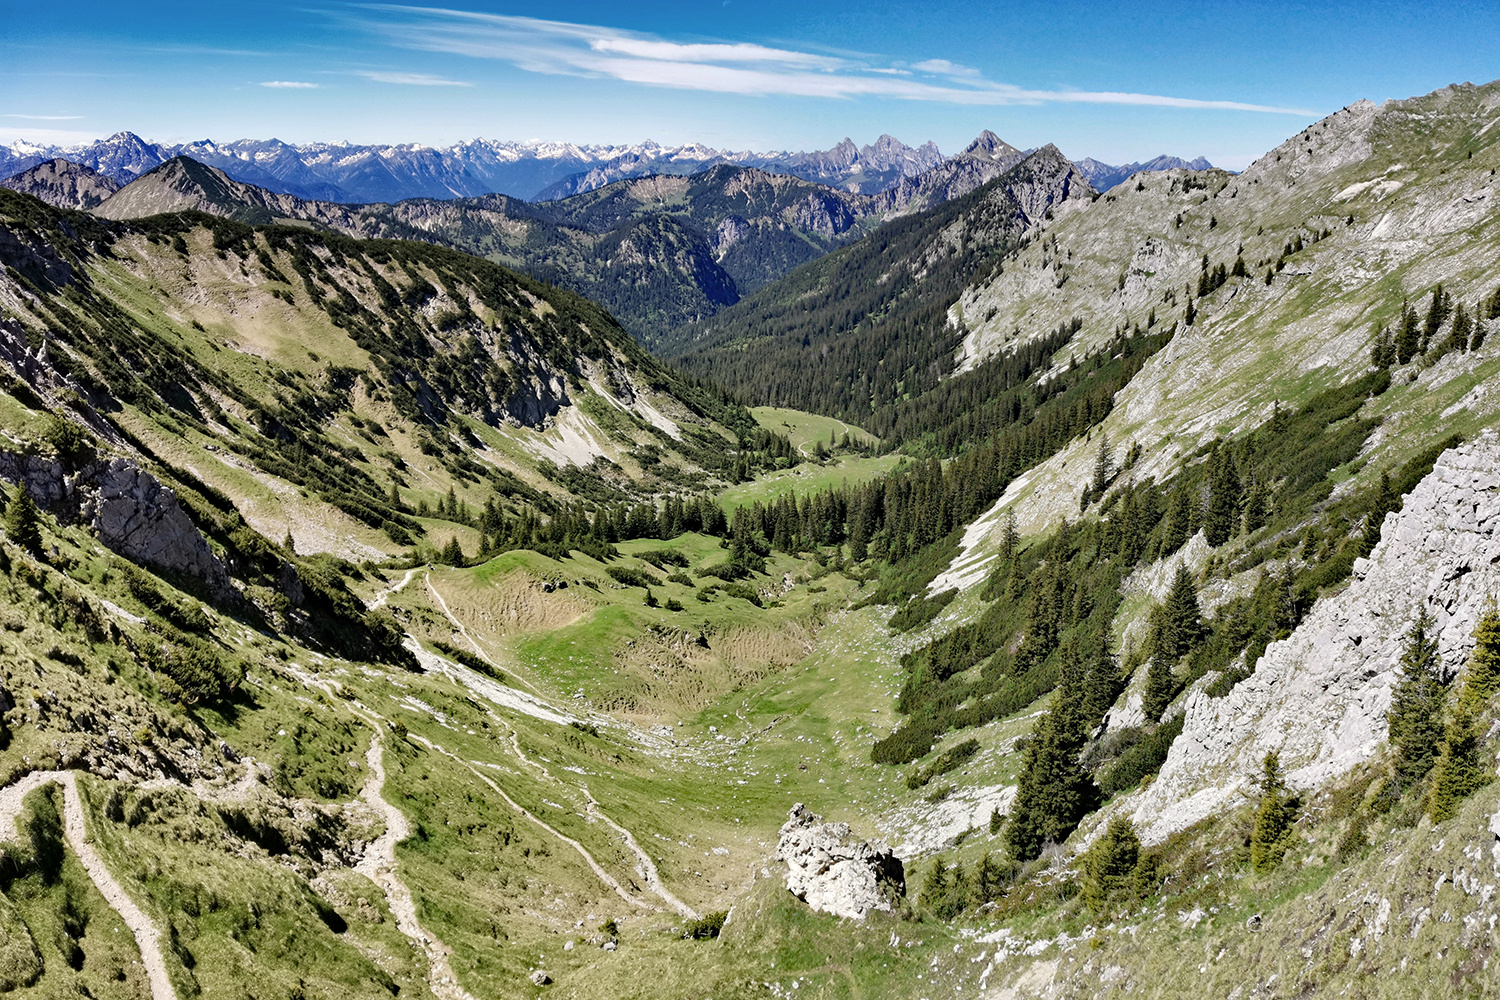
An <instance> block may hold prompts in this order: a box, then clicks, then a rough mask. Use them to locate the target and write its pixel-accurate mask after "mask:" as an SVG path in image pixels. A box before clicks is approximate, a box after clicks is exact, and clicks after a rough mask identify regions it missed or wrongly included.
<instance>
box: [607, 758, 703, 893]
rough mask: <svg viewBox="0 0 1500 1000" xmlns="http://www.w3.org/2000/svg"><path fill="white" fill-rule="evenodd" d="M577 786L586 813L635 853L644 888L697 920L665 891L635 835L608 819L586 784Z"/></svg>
mask: <svg viewBox="0 0 1500 1000" xmlns="http://www.w3.org/2000/svg"><path fill="white" fill-rule="evenodd" d="M578 787H579V788H580V789H581V790H582V791H583V796H584V798H586V799H587V800H588V814H589V815H590V816H597V817H598V818H599V819H602V820H603V821H604V822H605V824H606V825H607V826H609V827H610V828H611V829H613V830H614V831H615V832H616V833H618V834H619V835H620V837H621V839H623V840H624V841H625V846H626V847H628V848H630V853H632V854H634V855H635V858H636V866H635V870H636V872H637V873H638V874H639V875H640V876H641V878H642V879H644V880H645V882H646V888H647V889H649V890H650V891H651V892H652V893H653V894H655V895H657V896H660V897H661V898H662V899H663V900H665V901H666V903H667V905H669V906H671V907H672V909H674V910H676V911H677V912H678V913H680V914H682V915H683V916H684V917H689V918H691V919H693V920H697V919H698V913H697V911H696V910H694V909H693V908H692V907H691V906H689V905H687V904H686V903H684V902H683V901H682V900H680V899H678V898H677V897H676V896H674V895H672V894H671V893H670V892H668V891H667V887H666V886H665V885H664V884H663V883H662V880H661V875H660V874H658V873H657V871H656V863H655V862H653V861H652V860H651V855H650V854H648V853H646V851H645V849H644V848H642V847H641V845H640V843H639V842H638V841H637V840H636V839H635V835H634V834H632V833H631V832H630V831H629V830H627V829H625V828H624V827H623V826H621V825H620V824H618V823H616V822H615V821H614V820H612V819H610V818H609V814H608V813H606V812H605V811H604V810H603V809H601V808H599V802H598V800H596V799H595V798H594V796H593V793H592V792H590V791H589V786H588V785H585V784H582V783H580V784H579V786H578Z"/></svg>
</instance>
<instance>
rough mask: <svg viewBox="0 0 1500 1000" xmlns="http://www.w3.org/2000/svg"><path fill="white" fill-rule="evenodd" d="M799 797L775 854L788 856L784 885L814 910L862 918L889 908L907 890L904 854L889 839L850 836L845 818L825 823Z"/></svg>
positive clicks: (783, 858) (780, 856)
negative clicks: (898, 853)
mask: <svg viewBox="0 0 1500 1000" xmlns="http://www.w3.org/2000/svg"><path fill="white" fill-rule="evenodd" d="M822 820H823V817H821V816H815V815H813V814H812V813H811V812H809V811H808V809H807V807H806V806H804V805H803V804H802V803H800V802H798V803H797V804H796V805H794V806H792V811H791V815H790V817H789V818H788V819H787V821H786V824H785V825H784V826H782V828H781V840H780V841H779V842H778V844H777V845H776V858H777V860H778V861H785V862H786V867H787V874H786V887H787V889H788V890H789V891H790V892H791V893H792V894H793V895H795V896H796V897H797V898H798V899H800V900H802V901H803V902H804V903H806V904H807V905H808V906H811V907H812V908H813V909H814V910H818V911H820V912H822V913H832V914H833V915H834V916H838V917H852V918H854V919H855V920H863V919H864V918H865V916H866V914H868V913H869V912H870V911H871V910H884V911H886V912H890V911H891V910H892V909H894V907H895V900H896V899H898V898H899V897H901V896H904V895H905V894H906V873H905V870H904V868H903V867H902V864H901V859H900V858H898V857H896V855H895V853H894V852H892V851H891V849H890V848H889V847H887V846H886V845H885V844H880V843H875V844H870V843H866V842H865V841H862V840H852V839H851V838H850V835H849V824H847V823H824V822H823V821H822Z"/></svg>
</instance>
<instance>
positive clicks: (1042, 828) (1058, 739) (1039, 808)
mask: <svg viewBox="0 0 1500 1000" xmlns="http://www.w3.org/2000/svg"><path fill="white" fill-rule="evenodd" d="M1084 680H1085V678H1084V676H1083V671H1082V670H1080V669H1079V668H1078V667H1076V666H1072V665H1070V666H1069V667H1067V668H1065V672H1064V675H1063V681H1062V684H1061V685H1059V687H1058V691H1057V696H1056V698H1055V700H1054V701H1053V703H1052V710H1051V711H1050V712H1048V713H1047V714H1046V715H1045V716H1043V717H1042V719H1041V722H1040V723H1039V724H1038V725H1037V728H1036V732H1035V733H1034V734H1033V735H1032V737H1031V739H1030V740H1028V741H1027V743H1026V750H1025V754H1024V755H1023V757H1022V765H1021V776H1020V779H1019V780H1018V782H1017V785H1018V787H1017V789H1016V801H1015V805H1014V807H1013V808H1012V809H1011V818H1010V824H1009V825H1008V826H1007V827H1006V828H1005V843H1006V846H1007V847H1009V848H1010V852H1011V854H1012V855H1013V856H1014V857H1016V858H1017V859H1019V860H1021V861H1030V860H1031V859H1032V858H1034V857H1036V856H1037V855H1039V854H1041V853H1042V848H1043V846H1045V845H1046V844H1048V843H1049V842H1050V843H1061V842H1062V841H1064V840H1065V839H1067V836H1068V834H1070V833H1072V832H1073V829H1074V828H1075V827H1077V826H1078V822H1079V820H1081V819H1083V817H1084V816H1085V815H1087V814H1088V812H1089V810H1091V809H1092V808H1094V806H1095V804H1096V803H1097V802H1098V797H1099V790H1098V789H1097V788H1096V787H1095V786H1094V781H1093V779H1092V778H1091V777H1089V773H1088V771H1086V770H1085V769H1084V767H1083V764H1082V763H1081V762H1080V761H1079V754H1080V753H1081V752H1082V750H1083V745H1084V743H1085V742H1086V741H1087V738H1088V732H1087V720H1085V719H1084V717H1083V706H1084V704H1085V699H1084V697H1083V691H1082V688H1083V684H1084Z"/></svg>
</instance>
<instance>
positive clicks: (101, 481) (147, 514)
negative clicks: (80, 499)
mask: <svg viewBox="0 0 1500 1000" xmlns="http://www.w3.org/2000/svg"><path fill="white" fill-rule="evenodd" d="M91 478H92V480H93V482H92V484H91V487H92V488H91V489H90V490H89V491H88V494H89V495H88V497H87V499H86V500H85V501H84V505H83V513H84V516H85V517H86V518H87V519H88V520H89V521H90V523H91V524H92V525H93V527H94V530H95V531H96V532H97V533H98V535H99V540H100V541H101V542H103V543H104V544H105V545H107V546H109V547H110V548H111V549H113V550H114V551H116V552H118V553H120V555H122V556H125V557H126V558H127V559H131V560H133V561H135V562H138V563H144V564H145V565H147V566H155V567H158V568H160V569H165V570H169V571H171V572H174V573H182V574H184V575H186V576H191V577H193V578H195V579H198V580H202V581H203V582H204V583H206V584H208V586H209V587H210V588H212V589H213V590H215V591H217V592H220V593H224V592H227V591H228V590H229V573H228V571H227V570H226V569H225V568H224V563H223V562H222V561H220V559H219V557H218V556H216V555H214V553H213V550H212V549H210V548H209V547H208V542H207V540H205V539H204V537H203V535H202V534H200V533H199V531H198V528H197V526H195V525H194V524H193V522H192V520H191V519H190V518H189V517H188V516H187V514H186V512H184V511H183V509H182V507H181V505H180V504H178V502H177V496H176V494H174V493H173V492H172V491H171V490H170V489H168V488H167V487H165V486H163V485H162V484H161V483H159V482H157V481H156V477H155V476H153V475H151V474H150V473H149V472H146V471H144V470H142V469H141V468H140V467H139V466H137V465H136V464H135V463H134V462H131V461H130V460H128V459H124V458H113V459H110V460H109V461H107V462H104V463H103V464H102V465H100V466H99V467H98V469H97V470H96V471H94V473H93V475H92V477H91Z"/></svg>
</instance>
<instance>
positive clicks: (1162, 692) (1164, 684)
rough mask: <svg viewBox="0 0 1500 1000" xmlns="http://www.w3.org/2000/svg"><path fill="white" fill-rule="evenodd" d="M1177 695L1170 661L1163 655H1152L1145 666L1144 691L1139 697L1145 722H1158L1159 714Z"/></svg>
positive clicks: (1175, 678) (1159, 719) (1174, 675)
mask: <svg viewBox="0 0 1500 1000" xmlns="http://www.w3.org/2000/svg"><path fill="white" fill-rule="evenodd" d="M1175 697H1177V675H1176V674H1174V673H1173V672H1172V661H1171V660H1168V659H1167V658H1166V657H1163V656H1153V657H1152V658H1151V662H1150V664H1148V665H1147V667H1146V691H1145V694H1144V695H1143V696H1142V698H1141V711H1143V712H1144V713H1145V714H1146V721H1147V722H1160V721H1161V715H1162V713H1163V712H1165V711H1166V710H1167V706H1168V705H1170V704H1172V699H1173V698H1175Z"/></svg>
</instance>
